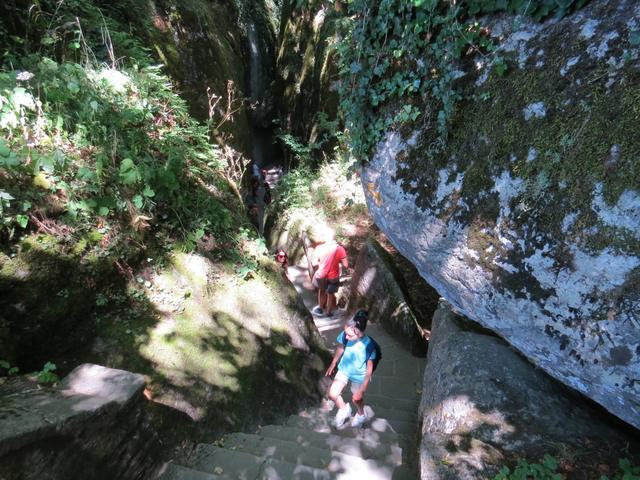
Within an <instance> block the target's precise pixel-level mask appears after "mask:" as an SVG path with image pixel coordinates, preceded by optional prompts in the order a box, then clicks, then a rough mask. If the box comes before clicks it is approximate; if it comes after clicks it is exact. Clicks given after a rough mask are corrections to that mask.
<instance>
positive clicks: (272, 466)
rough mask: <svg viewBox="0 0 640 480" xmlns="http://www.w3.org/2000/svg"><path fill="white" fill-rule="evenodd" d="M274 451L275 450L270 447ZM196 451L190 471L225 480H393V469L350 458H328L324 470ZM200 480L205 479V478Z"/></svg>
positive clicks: (225, 451) (207, 448) (216, 450)
mask: <svg viewBox="0 0 640 480" xmlns="http://www.w3.org/2000/svg"><path fill="white" fill-rule="evenodd" d="M275 449H277V447H274V450H275ZM197 450H198V454H197V455H195V456H194V457H193V460H194V463H193V464H192V468H193V469H194V470H198V471H200V472H206V473H209V472H214V474H215V475H219V476H221V478H224V479H225V480H226V479H229V480H231V479H235V480H254V479H255V480H280V479H282V480H284V479H291V480H311V479H313V480H352V479H359V478H363V479H365V478H366V479H367V480H368V479H371V480H389V479H392V478H396V477H395V475H394V470H395V468H394V467H393V466H390V465H384V464H378V463H377V462H375V461H373V460H368V461H363V460H361V459H358V458H355V457H351V456H350V455H344V457H345V458H334V459H332V462H331V463H330V464H329V465H328V466H327V467H326V468H314V467H311V466H308V465H304V464H297V463H291V462H286V461H282V460H277V459H274V458H266V457H259V456H255V455H252V454H249V453H246V452H241V451H237V450H231V449H229V448H221V447H215V446H213V445H205V444H201V445H198V446H197ZM347 457H348V458H347ZM345 459H346V460H349V461H346V460H345ZM351 459H353V460H360V462H352V461H350V460H351ZM256 465H257V466H258V467H257V469H256ZM397 470H398V471H399V473H400V474H403V472H404V469H402V468H397ZM214 478H215V477H214ZM196 480H200V479H196ZM202 480H208V479H207V478H206V477H205V478H203V479H202Z"/></svg>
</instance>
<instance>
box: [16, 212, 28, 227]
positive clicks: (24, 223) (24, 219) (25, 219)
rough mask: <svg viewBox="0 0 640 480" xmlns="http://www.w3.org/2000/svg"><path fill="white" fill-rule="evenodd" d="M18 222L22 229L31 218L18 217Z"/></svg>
mask: <svg viewBox="0 0 640 480" xmlns="http://www.w3.org/2000/svg"><path fill="white" fill-rule="evenodd" d="M16 222H18V225H20V226H21V227H22V228H25V227H26V226H27V224H28V223H29V217H27V216H26V215H16Z"/></svg>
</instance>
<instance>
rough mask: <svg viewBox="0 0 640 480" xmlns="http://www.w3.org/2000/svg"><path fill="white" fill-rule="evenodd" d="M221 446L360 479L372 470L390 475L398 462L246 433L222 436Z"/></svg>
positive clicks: (372, 472)
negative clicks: (222, 444)
mask: <svg viewBox="0 0 640 480" xmlns="http://www.w3.org/2000/svg"><path fill="white" fill-rule="evenodd" d="M224 447H225V448H228V449H231V450H235V451H241V452H245V453H251V454H253V455H256V456H260V457H264V458H269V459H273V460H277V461H281V462H287V463H293V464H298V465H306V466H309V467H314V468H320V469H324V470H327V471H329V472H331V473H340V472H343V471H344V472H349V473H350V474H352V475H354V476H355V475H362V478H368V477H369V476H370V475H374V476H375V475H376V473H375V472H378V474H377V475H382V474H391V472H393V470H394V469H395V468H396V467H397V466H399V465H398V463H397V462H396V463H389V462H387V461H386V460H384V459H375V460H371V459H363V458H360V457H359V456H355V455H351V454H346V453H342V452H339V451H336V450H333V449H327V448H326V447H323V448H319V447H316V446H311V445H307V446H302V445H300V444H299V443H297V442H295V441H291V440H289V439H287V440H281V439H277V438H272V437H265V436H263V435H255V434H246V433H233V434H231V435H228V436H227V437H225V440H224ZM385 472H386V473H385ZM386 478H390V477H386Z"/></svg>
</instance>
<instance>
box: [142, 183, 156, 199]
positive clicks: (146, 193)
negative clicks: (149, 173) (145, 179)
mask: <svg viewBox="0 0 640 480" xmlns="http://www.w3.org/2000/svg"><path fill="white" fill-rule="evenodd" d="M142 194H143V195H144V196H145V197H147V198H153V197H154V196H155V195H156V192H154V191H153V189H152V188H151V187H150V186H149V185H146V186H145V187H144V191H143V192H142Z"/></svg>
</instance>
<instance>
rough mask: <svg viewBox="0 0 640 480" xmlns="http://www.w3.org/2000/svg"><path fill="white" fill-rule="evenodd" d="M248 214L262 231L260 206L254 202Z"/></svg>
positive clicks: (248, 209)
mask: <svg viewBox="0 0 640 480" xmlns="http://www.w3.org/2000/svg"><path fill="white" fill-rule="evenodd" d="M247 215H249V220H251V223H252V224H253V225H254V226H255V227H256V228H257V229H258V231H259V232H260V231H261V229H260V208H259V207H258V205H256V204H255V203H252V204H250V205H249V207H248V208H247Z"/></svg>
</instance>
